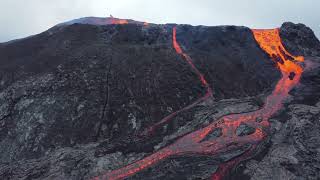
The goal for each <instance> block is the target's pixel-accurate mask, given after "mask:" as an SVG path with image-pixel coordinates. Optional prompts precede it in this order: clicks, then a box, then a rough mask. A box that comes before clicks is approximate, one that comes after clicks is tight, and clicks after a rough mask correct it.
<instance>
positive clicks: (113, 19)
mask: <svg viewBox="0 0 320 180" xmlns="http://www.w3.org/2000/svg"><path fill="white" fill-rule="evenodd" d="M111 18H112V20H111V24H129V22H128V20H126V19H117V18H113V17H111Z"/></svg>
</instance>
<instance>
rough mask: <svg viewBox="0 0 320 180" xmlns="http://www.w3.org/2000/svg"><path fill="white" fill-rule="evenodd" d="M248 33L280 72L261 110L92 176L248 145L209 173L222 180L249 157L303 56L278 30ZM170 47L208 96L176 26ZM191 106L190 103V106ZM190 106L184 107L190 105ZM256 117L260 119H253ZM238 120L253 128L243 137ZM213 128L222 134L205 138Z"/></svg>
mask: <svg viewBox="0 0 320 180" xmlns="http://www.w3.org/2000/svg"><path fill="white" fill-rule="evenodd" d="M252 32H253V34H254V37H255V39H256V41H257V43H258V44H259V45H260V47H261V49H263V50H264V51H265V52H266V53H267V54H269V56H270V57H271V58H272V60H273V61H275V62H276V63H277V65H278V67H279V69H280V71H281V73H282V78H281V79H280V80H279V81H278V83H277V85H276V87H275V89H274V90H273V92H272V94H271V95H269V96H268V97H267V98H266V100H265V103H264V106H263V107H262V108H261V109H259V110H257V111H254V112H249V113H243V114H230V115H226V116H224V117H222V118H220V119H219V120H217V121H215V122H213V123H211V124H209V125H208V126H206V127H204V128H202V129H199V130H197V131H195V132H192V133H190V134H187V135H185V136H183V137H181V138H180V139H178V140H177V141H176V142H174V143H173V144H171V145H169V146H167V147H165V148H163V149H161V150H159V151H158V152H155V153H154V154H151V155H150V156H147V157H145V158H144V159H142V160H139V161H137V162H135V163H133V164H130V165H127V166H125V167H123V168H120V169H117V170H113V171H111V172H108V173H106V174H104V175H102V176H99V177H96V178H94V179H96V180H97V179H108V180H115V179H124V178H126V177H129V176H132V175H133V174H135V173H137V172H139V171H142V170H143V169H146V168H148V167H151V166H152V165H154V164H155V163H158V162H159V161H161V160H163V159H165V158H168V157H170V156H173V155H186V154H206V155H211V156H215V155H217V154H219V153H222V152H225V151H227V150H231V149H235V148H239V147H244V146H246V145H249V147H250V148H248V149H247V151H246V152H245V153H244V154H242V155H241V156H239V157H237V158H235V159H233V160H231V161H229V162H226V163H225V164H222V165H221V166H220V167H219V169H218V170H217V172H215V173H214V174H213V175H212V179H222V178H223V177H224V176H225V175H226V173H227V172H228V171H229V170H230V169H231V168H232V167H234V166H235V165H237V164H238V163H239V162H241V161H243V160H245V159H246V158H248V157H250V155H252V154H253V152H254V150H255V147H256V146H257V145H258V144H259V143H260V142H261V141H262V140H263V139H264V138H265V137H266V135H267V134H266V132H265V131H264V130H266V129H268V128H269V122H268V119H269V118H270V117H271V116H272V115H273V114H275V113H276V112H277V111H278V110H279V109H281V108H282V106H283V104H282V102H283V100H285V99H286V98H287V97H288V93H289V91H290V90H291V89H292V88H293V87H294V86H295V85H297V84H298V83H299V80H300V77H301V73H302V72H303V69H302V68H301V67H300V66H299V65H298V62H303V61H304V58H303V57H295V56H293V55H291V54H290V53H288V52H287V51H286V50H285V48H284V47H283V45H282V43H281V38H280V35H279V29H273V30H252ZM173 46H174V48H175V50H176V52H177V53H178V54H180V55H182V56H183V57H184V59H185V60H186V61H187V62H188V63H189V65H190V66H191V67H192V69H193V71H194V72H195V73H196V74H197V75H198V76H199V79H200V81H201V83H202V85H203V86H204V87H206V88H207V95H211V89H210V87H209V85H208V83H207V81H206V80H205V79H204V76H203V75H202V74H201V73H200V72H199V71H198V70H197V68H196V67H195V66H194V64H193V63H192V60H191V58H190V57H189V56H188V55H186V54H185V53H183V51H182V48H181V47H180V45H179V44H178V42H177V39H176V28H174V29H173ZM293 74H294V75H293ZM193 105H194V104H192V105H190V106H193ZM190 106H188V107H186V108H190ZM181 111H182V110H180V112H181ZM169 119H170V118H168V119H166V120H163V121H168V120H169ZM257 119H261V120H259V121H257ZM162 123H164V122H162ZM242 123H245V124H247V125H250V126H251V127H254V128H255V131H254V132H253V133H252V134H249V135H246V136H238V135H237V134H236V129H237V128H238V127H239V125H240V124H242ZM216 128H221V129H222V135H221V136H220V137H218V138H215V139H209V140H206V139H205V138H206V137H207V136H208V135H209V134H210V133H211V132H213V131H214V130H215V129H216Z"/></svg>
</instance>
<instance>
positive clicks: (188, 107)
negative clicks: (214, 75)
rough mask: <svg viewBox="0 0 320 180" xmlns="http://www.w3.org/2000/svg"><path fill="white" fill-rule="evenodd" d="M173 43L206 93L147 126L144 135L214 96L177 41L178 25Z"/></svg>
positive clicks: (173, 34) (151, 132) (174, 31)
mask: <svg viewBox="0 0 320 180" xmlns="http://www.w3.org/2000/svg"><path fill="white" fill-rule="evenodd" d="M172 44H173V48H174V49H175V50H176V52H177V54H179V55H181V56H182V57H183V58H184V60H185V61H186V62H187V63H188V64H189V65H190V66H191V68H192V70H193V71H194V72H195V73H196V75H197V76H198V77H199V80H200V81H201V84H202V86H203V87H205V88H206V94H205V95H204V96H203V97H202V98H199V99H198V100H196V101H195V102H193V103H192V104H190V105H188V106H186V107H184V108H182V109H180V110H178V111H175V112H173V113H171V114H169V115H168V116H166V117H165V118H163V119H162V120H161V121H159V122H157V123H155V124H154V125H153V126H151V127H149V128H147V129H146V130H145V131H144V132H143V133H142V135H143V136H150V135H153V133H154V131H155V129H158V128H159V127H161V126H163V125H164V124H167V123H168V122H169V121H170V120H171V119H173V118H174V117H175V116H176V115H178V114H179V113H182V112H184V111H186V110H189V109H191V108H192V107H194V106H195V105H197V104H199V103H200V102H202V101H204V100H206V99H208V98H209V97H211V96H212V90H211V88H210V85H209V84H208V82H207V80H206V79H205V78H204V75H203V74H202V73H201V72H200V71H199V70H198V69H197V68H196V66H195V65H194V64H193V62H192V59H191V58H190V56H188V55H187V54H186V53H184V52H183V51H182V48H181V47H180V45H179V43H178V42H177V29H176V27H174V28H173V31H172Z"/></svg>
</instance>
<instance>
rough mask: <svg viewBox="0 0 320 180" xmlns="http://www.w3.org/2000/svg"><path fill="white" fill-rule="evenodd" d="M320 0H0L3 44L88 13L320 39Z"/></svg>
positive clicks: (0, 38)
mask: <svg viewBox="0 0 320 180" xmlns="http://www.w3.org/2000/svg"><path fill="white" fill-rule="evenodd" d="M319 8H320V0H113V1H111V0H0V42H5V41H8V40H12V39H17V38H22V37H26V36H29V35H33V34H37V33H40V32H43V31H45V30H46V29H48V28H50V27H52V26H54V25H56V24H58V23H61V22H64V21H68V20H72V19H76V18H80V17H85V16H99V17H106V16H109V15H110V14H112V15H113V16H114V17H119V18H128V19H134V20H140V21H147V22H152V23H178V24H192V25H245V26H248V27H252V28H273V27H279V26H280V25H281V24H282V23H283V22H285V21H292V22H296V23H297V22H301V23H304V24H306V25H308V26H310V27H311V28H312V29H313V30H314V31H315V33H316V34H317V36H318V37H320V11H319Z"/></svg>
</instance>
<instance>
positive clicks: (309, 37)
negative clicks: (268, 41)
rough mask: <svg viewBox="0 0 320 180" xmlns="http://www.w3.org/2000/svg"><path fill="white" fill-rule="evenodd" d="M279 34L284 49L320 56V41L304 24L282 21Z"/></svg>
mask: <svg viewBox="0 0 320 180" xmlns="http://www.w3.org/2000/svg"><path fill="white" fill-rule="evenodd" d="M280 35H281V37H282V40H283V43H284V44H285V46H286V49H287V50H288V51H289V52H291V53H292V54H294V55H303V56H320V54H319V53H320V41H319V40H318V39H317V37H316V36H315V34H314V33H313V31H312V30H311V29H310V28H309V27H307V26H305V25H304V24H294V23H291V22H286V23H283V24H282V26H281V28H280Z"/></svg>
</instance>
